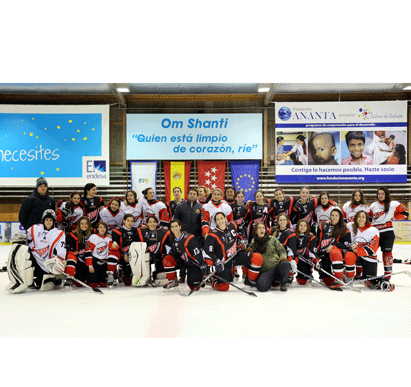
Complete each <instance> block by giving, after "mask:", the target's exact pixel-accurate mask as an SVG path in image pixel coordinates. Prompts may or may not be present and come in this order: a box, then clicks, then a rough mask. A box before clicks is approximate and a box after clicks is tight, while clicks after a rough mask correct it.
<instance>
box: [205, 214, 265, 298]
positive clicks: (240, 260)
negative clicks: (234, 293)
mask: <svg viewBox="0 0 411 387" xmlns="http://www.w3.org/2000/svg"><path fill="white" fill-rule="evenodd" d="M215 222H216V225H217V227H216V228H215V229H213V230H212V231H210V233H209V234H208V237H207V239H206V240H205V244H204V259H205V261H206V263H207V264H208V265H209V266H212V267H213V270H215V272H216V274H217V275H218V276H219V277H221V278H223V279H225V280H227V281H232V280H233V272H232V268H233V266H245V267H246V269H248V270H247V277H246V278H245V280H244V284H245V285H248V286H252V287H255V286H256V285H257V283H256V281H257V277H258V274H259V272H260V268H261V264H262V263H263V257H262V256H261V254H258V253H253V252H252V251H245V248H246V247H245V244H244V243H241V240H243V239H244V237H245V236H242V235H239V234H238V232H237V225H236V224H235V223H233V222H229V223H227V218H226V215H225V214H224V213H223V212H220V211H219V212H217V213H216V214H215ZM239 242H240V244H238V243H239ZM238 248H239V249H240V250H239V251H238V252H237V249H238ZM235 254H237V255H236V256H235V257H234V258H233V259H232V260H231V261H230V262H229V263H228V264H226V261H227V260H228V259H229V258H231V257H232V256H233V255H235ZM212 287H213V288H214V289H217V290H220V291H227V290H228V289H229V287H230V286H229V284H227V283H225V282H223V281H221V280H220V279H218V278H216V279H215V280H214V281H213V282H212Z"/></svg>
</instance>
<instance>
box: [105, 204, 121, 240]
mask: <svg viewBox="0 0 411 387" xmlns="http://www.w3.org/2000/svg"><path fill="white" fill-rule="evenodd" d="M123 218H124V212H123V211H122V210H118V212H116V213H114V212H112V211H111V210H110V208H108V207H106V208H103V209H102V210H101V211H100V220H101V221H102V222H104V223H106V224H107V232H108V233H109V234H111V233H112V231H113V230H114V229H115V228H119V227H121V225H122V224H123Z"/></svg>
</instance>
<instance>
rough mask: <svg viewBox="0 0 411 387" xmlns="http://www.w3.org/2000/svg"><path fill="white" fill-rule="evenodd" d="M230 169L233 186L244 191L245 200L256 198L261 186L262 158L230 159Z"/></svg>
mask: <svg viewBox="0 0 411 387" xmlns="http://www.w3.org/2000/svg"><path fill="white" fill-rule="evenodd" d="M230 170H231V179H232V181H233V187H234V188H235V189H236V191H243V192H244V196H245V199H244V202H247V200H254V192H255V191H257V190H258V187H259V176H260V160H243V161H230Z"/></svg>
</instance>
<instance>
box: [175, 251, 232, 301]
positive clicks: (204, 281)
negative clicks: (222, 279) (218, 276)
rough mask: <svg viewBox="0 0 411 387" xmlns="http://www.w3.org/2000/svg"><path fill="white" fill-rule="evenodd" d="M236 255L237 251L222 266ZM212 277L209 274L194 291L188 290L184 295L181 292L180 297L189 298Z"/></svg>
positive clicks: (211, 274)
mask: <svg viewBox="0 0 411 387" xmlns="http://www.w3.org/2000/svg"><path fill="white" fill-rule="evenodd" d="M237 253H238V250H237V251H236V252H235V253H234V254H233V255H232V256H231V257H230V258H228V259H227V261H225V262H224V266H225V265H226V264H227V263H228V262H230V261H231V260H232V259H233V258H234V257H235V256H236V255H237ZM213 275H214V273H210V274H209V275H208V276H207V277H206V278H204V279H203V281H202V282H201V283H200V285H198V286H197V287H196V288H194V289H190V292H189V293H188V294H185V293H183V292H180V295H182V296H187V297H188V296H190V295H191V294H193V293H194V292H195V291H196V290H198V289H200V288H201V287H202V286H203V285H204V284H205V283H206V282H207V281H208V280H209V279H210V278H211V277H212V276H213Z"/></svg>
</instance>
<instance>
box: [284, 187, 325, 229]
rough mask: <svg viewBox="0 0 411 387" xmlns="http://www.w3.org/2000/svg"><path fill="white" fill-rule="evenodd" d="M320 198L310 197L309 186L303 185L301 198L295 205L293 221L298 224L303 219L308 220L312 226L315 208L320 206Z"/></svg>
mask: <svg viewBox="0 0 411 387" xmlns="http://www.w3.org/2000/svg"><path fill="white" fill-rule="evenodd" d="M318 203H319V201H318V198H317V197H312V198H310V190H309V188H308V187H302V188H301V190H300V198H299V199H298V200H296V201H295V203H294V206H293V213H294V215H295V216H292V217H291V219H292V223H293V225H294V224H297V222H298V221H299V220H301V219H304V220H306V221H307V222H308V223H309V224H310V227H311V226H312V225H313V223H314V215H315V212H314V210H315V208H316V207H317V206H318Z"/></svg>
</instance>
